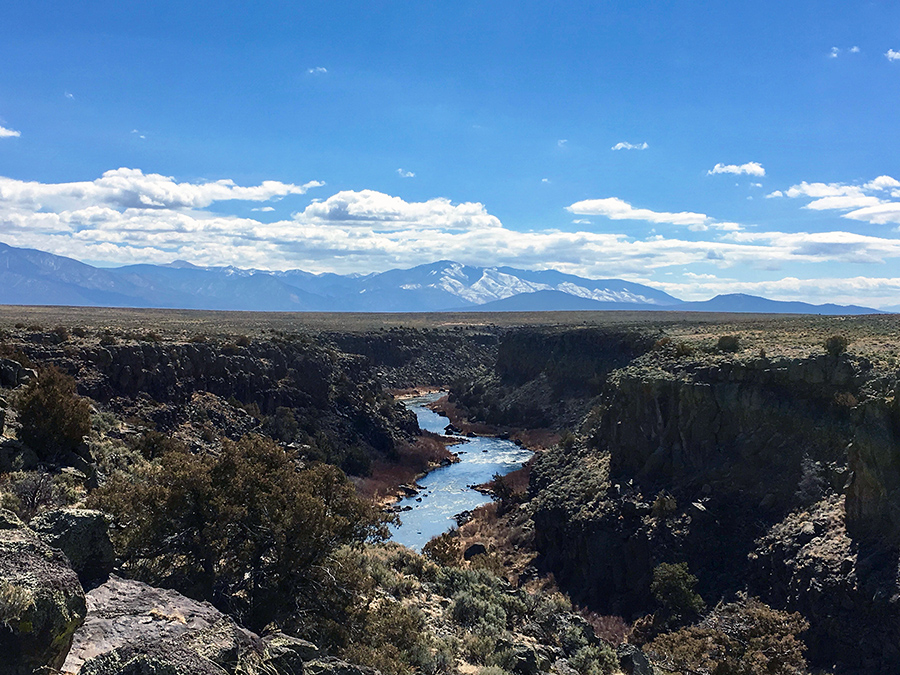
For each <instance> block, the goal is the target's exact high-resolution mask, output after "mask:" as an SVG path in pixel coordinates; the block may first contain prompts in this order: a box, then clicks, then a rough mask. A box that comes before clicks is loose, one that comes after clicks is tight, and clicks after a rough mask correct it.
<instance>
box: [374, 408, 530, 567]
mask: <svg viewBox="0 0 900 675" xmlns="http://www.w3.org/2000/svg"><path fill="white" fill-rule="evenodd" d="M445 395H446V392H434V393H431V394H425V395H424V396H418V397H416V398H410V399H407V400H405V401H404V404H405V405H406V407H408V408H409V409H410V410H412V411H413V412H414V413H415V414H416V417H417V418H418V420H419V427H420V428H422V429H425V430H427V431H433V432H434V433H436V434H443V433H444V427H446V426H447V424H448V420H447V418H446V417H442V416H441V415H438V414H437V413H436V412H434V411H433V410H430V409H429V408H428V404H429V403H433V402H434V401H436V400H438V399H439V398H441V397H442V396H445ZM456 438H465V437H463V436H457V437H456ZM465 440H466V441H467V442H465V443H461V444H459V445H456V446H453V450H454V451H455V452H456V453H458V454H459V460H460V461H459V462H458V463H456V464H451V465H450V466H445V467H441V468H439V469H435V470H434V471H432V472H430V473H429V474H428V475H427V476H425V477H424V478H422V479H421V480H419V482H418V484H419V485H420V486H422V488H423V489H422V490H421V491H420V492H419V494H418V495H415V496H413V497H407V498H405V499H403V500H401V501H400V502H398V504H397V507H398V508H399V509H400V513H399V516H400V521H401V524H400V526H399V527H394V528H392V529H393V539H394V541H397V542H399V543H401V544H403V545H404V546H408V547H409V548H411V549H414V550H416V551H421V550H422V546H424V545H425V543H426V542H428V540H429V539H431V538H432V537H435V536H437V535H439V534H441V533H442V532H445V531H447V530H448V529H450V528H451V527H452V526H454V525H456V521H455V520H454V518H453V517H454V516H455V515H457V514H458V513H462V512H463V511H468V510H471V509H474V508H476V507H478V506H481V505H482V504H487V503H488V502H489V501H491V499H490V497H488V496H487V495H483V494H481V493H480V492H478V491H476V490H473V489H471V488H470V487H469V486H470V485H479V484H481V483H486V482H487V481H489V480H490V479H491V478H492V477H493V476H494V474H500V475H504V474H507V473H509V472H510V471H513V470H515V469H518V468H519V467H520V466H522V464H523V463H524V462H526V461H527V460H528V458H529V457H531V451H530V450H527V449H525V448H522V447H519V446H518V445H516V444H515V443H513V442H512V441H506V440H501V439H499V438H489V437H483V436H478V437H475V438H465ZM407 507H409V508H408V509H407Z"/></svg>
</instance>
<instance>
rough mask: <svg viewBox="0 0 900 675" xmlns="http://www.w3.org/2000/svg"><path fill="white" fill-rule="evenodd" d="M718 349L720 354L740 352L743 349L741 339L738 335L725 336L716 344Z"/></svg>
mask: <svg viewBox="0 0 900 675" xmlns="http://www.w3.org/2000/svg"><path fill="white" fill-rule="evenodd" d="M716 349H718V350H719V351H720V352H738V351H740V349H741V339H740V338H739V337H738V336H737V335H723V336H721V337H720V338H719V341H718V342H717V343H716Z"/></svg>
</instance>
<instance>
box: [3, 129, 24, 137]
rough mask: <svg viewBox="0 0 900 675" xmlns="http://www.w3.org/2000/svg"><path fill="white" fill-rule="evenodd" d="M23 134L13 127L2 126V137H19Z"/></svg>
mask: <svg viewBox="0 0 900 675" xmlns="http://www.w3.org/2000/svg"><path fill="white" fill-rule="evenodd" d="M21 135H22V134H21V133H20V132H18V131H15V130H13V129H7V128H6V127H0V138H18V137H19V136H21Z"/></svg>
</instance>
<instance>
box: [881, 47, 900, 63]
mask: <svg viewBox="0 0 900 675" xmlns="http://www.w3.org/2000/svg"><path fill="white" fill-rule="evenodd" d="M884 55H885V56H886V57H887V60H888V61H900V52H895V51H894V50H893V49H888V50H887V51H886V52H885V53H884Z"/></svg>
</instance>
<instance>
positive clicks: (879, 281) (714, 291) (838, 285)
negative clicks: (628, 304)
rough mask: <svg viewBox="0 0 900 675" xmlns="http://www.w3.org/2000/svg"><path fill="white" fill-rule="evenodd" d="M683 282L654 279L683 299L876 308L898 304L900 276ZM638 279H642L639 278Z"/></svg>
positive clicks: (694, 278)
mask: <svg viewBox="0 0 900 675" xmlns="http://www.w3.org/2000/svg"><path fill="white" fill-rule="evenodd" d="M684 276H685V277H687V280H686V281H684V282H665V281H664V282H653V285H654V286H655V287H656V288H659V289H661V290H664V291H666V292H667V293H671V294H672V295H674V296H675V297H677V298H682V299H684V300H706V299H708V298H711V297H713V296H715V295H720V294H722V293H749V294H751V295H761V296H764V297H767V298H771V299H773V300H785V301H800V302H811V303H814V304H824V303H830V302H831V303H835V304H840V305H852V304H857V305H859V304H861V305H864V306H867V307H874V308H876V309H878V308H881V307H886V306H890V305H896V304H897V298H898V297H900V277H862V276H854V277H846V278H833V277H828V278H824V277H814V278H807V279H800V278H798V277H796V276H786V277H782V278H780V279H775V280H769V281H742V280H738V279H733V278H728V277H722V276H716V275H711V274H691V273H687V274H685V275H684ZM638 281H641V280H638Z"/></svg>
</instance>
